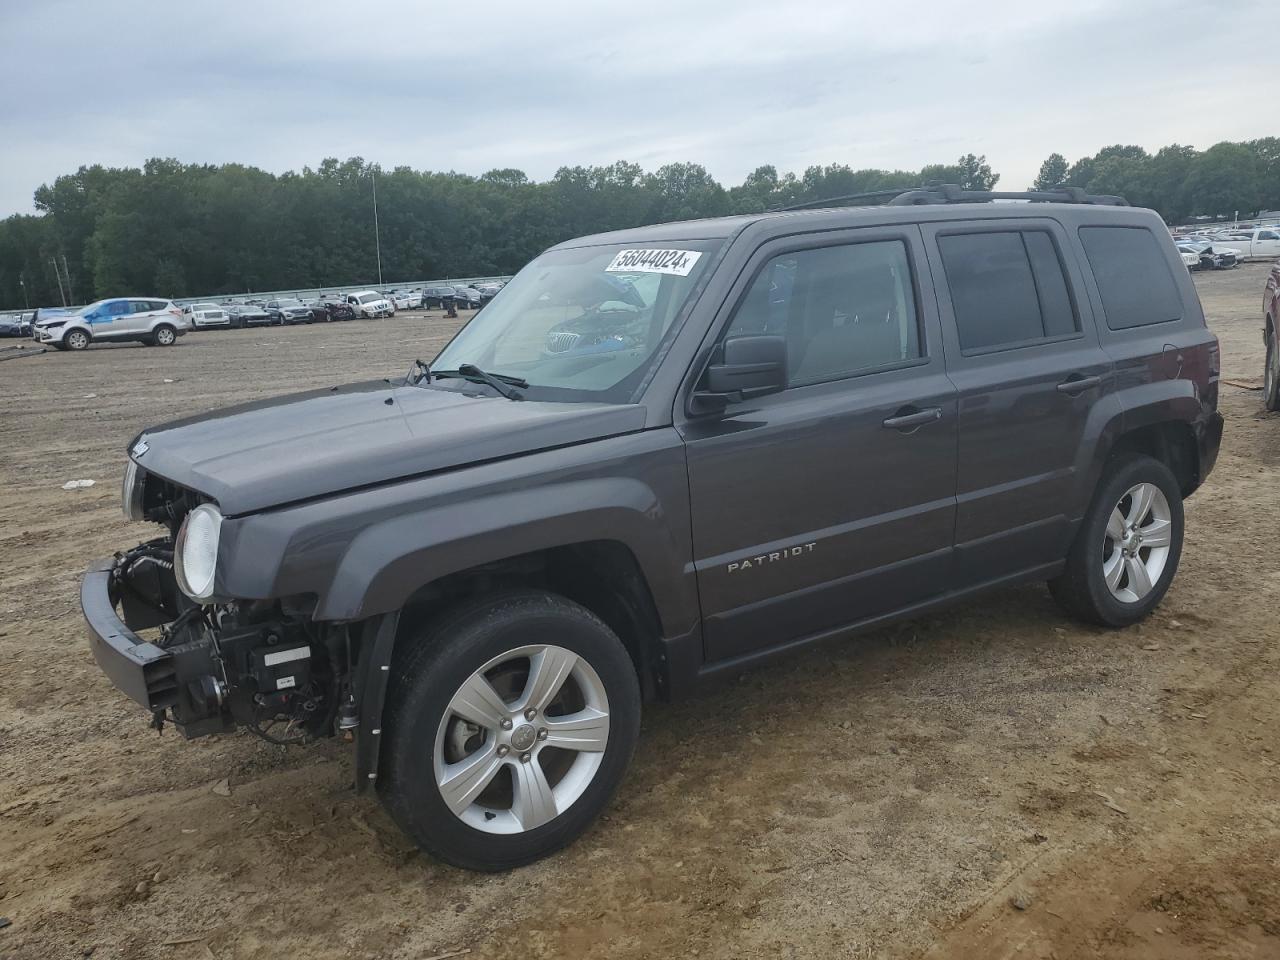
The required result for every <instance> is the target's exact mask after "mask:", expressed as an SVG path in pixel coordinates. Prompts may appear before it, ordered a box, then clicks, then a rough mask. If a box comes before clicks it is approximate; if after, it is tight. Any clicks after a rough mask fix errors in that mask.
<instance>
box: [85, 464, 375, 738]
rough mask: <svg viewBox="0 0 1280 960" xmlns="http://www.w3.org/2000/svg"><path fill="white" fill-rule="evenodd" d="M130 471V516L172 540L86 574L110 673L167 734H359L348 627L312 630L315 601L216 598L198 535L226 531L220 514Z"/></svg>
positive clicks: (90, 620) (94, 639)
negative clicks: (219, 524)
mask: <svg viewBox="0 0 1280 960" xmlns="http://www.w3.org/2000/svg"><path fill="white" fill-rule="evenodd" d="M130 464H131V466H130V469H129V471H128V475H127V476H126V479H125V489H124V510H125V514H126V516H128V517H130V519H135V520H150V521H153V522H158V523H161V524H163V525H164V526H166V527H167V528H168V530H169V534H168V535H167V536H164V537H160V538H158V539H155V540H151V541H149V542H147V543H143V544H139V545H138V546H136V547H134V548H133V549H132V550H129V551H127V552H123V553H119V554H117V555H116V556H115V557H114V558H112V559H110V560H106V561H102V562H100V563H97V564H94V565H93V566H92V567H91V568H90V569H89V570H88V571H87V572H86V574H85V577H84V580H83V582H82V584H81V588H80V603H81V607H82V609H83V611H84V616H85V621H86V623H87V625H88V633H89V643H90V647H91V648H92V650H93V655H94V658H95V659H96V660H97V662H98V665H99V666H100V667H101V668H102V670H103V672H104V673H106V674H107V676H108V677H109V678H110V679H111V681H112V682H113V683H114V684H115V685H116V686H117V687H119V688H120V690H121V691H123V692H124V693H125V694H127V695H128V696H129V697H131V698H132V699H133V700H135V701H137V702H138V703H139V704H141V705H142V706H143V707H145V708H146V709H147V710H149V711H150V712H151V715H152V718H153V724H154V726H155V727H156V728H157V729H161V728H163V726H164V723H165V721H166V720H168V721H170V722H172V723H173V724H174V725H175V726H177V727H178V729H179V730H181V731H182V733H183V735H184V736H186V737H188V738H194V737H201V736H208V735H210V734H215V733H220V732H222V731H225V730H229V729H232V728H234V727H236V726H244V727H246V728H247V729H249V730H250V731H252V732H254V733H256V734H257V735H259V736H261V737H263V738H264V739H267V740H269V741H271V742H273V743H293V742H299V741H302V740H305V739H307V738H310V737H315V736H324V735H328V734H332V733H333V732H335V731H336V730H339V729H346V728H349V727H353V726H355V725H356V724H355V719H356V718H355V702H354V698H353V696H352V694H351V690H350V688H349V686H348V685H347V684H346V682H345V680H344V679H343V678H346V677H348V676H349V674H350V669H349V667H350V663H351V643H352V638H351V636H350V634H349V632H348V629H347V627H346V626H345V625H340V624H331V623H316V622H315V621H313V620H312V619H311V618H310V617H309V610H308V609H307V604H306V602H305V598H299V599H298V601H297V602H296V603H294V602H290V601H289V600H236V599H225V600H224V599H221V598H217V597H216V595H215V592H214V576H213V569H214V566H215V564H216V556H215V557H211V558H210V559H209V571H208V574H207V576H206V574H205V571H204V570H202V569H197V567H198V564H199V562H200V551H201V550H202V549H204V550H207V549H208V545H207V543H201V544H197V543H194V541H195V540H197V539H199V538H201V537H204V538H205V539H206V540H207V538H208V536H209V534H208V530H205V531H203V532H202V531H201V530H200V529H199V523H200V519H201V515H202V513H201V512H202V511H204V512H205V515H206V516H208V515H213V516H215V517H217V519H218V520H219V521H220V516H218V515H217V512H216V507H215V506H214V505H212V504H208V503H203V502H202V498H200V497H199V495H198V494H195V493H193V492H192V491H188V490H185V489H182V488H179V487H176V486H174V485H172V484H169V483H167V482H166V481H163V480H160V479H159V478H156V477H147V476H146V475H145V474H144V473H143V471H141V469H140V468H138V467H137V466H136V464H134V463H133V462H132V461H130ZM205 526H206V527H209V523H208V522H207V521H206V523H205ZM193 527H195V528H196V529H195V530H194V531H193V530H192V528H193ZM213 530H214V532H213V543H212V550H213V553H214V554H216V552H217V542H216V541H217V536H216V525H214V528H213ZM184 557H185V558H186V570H185V571H184V563H183V561H184ZM193 558H194V559H193ZM206 580H207V592H206V589H205V581H206ZM193 583H195V584H196V586H193V585H192V584H193Z"/></svg>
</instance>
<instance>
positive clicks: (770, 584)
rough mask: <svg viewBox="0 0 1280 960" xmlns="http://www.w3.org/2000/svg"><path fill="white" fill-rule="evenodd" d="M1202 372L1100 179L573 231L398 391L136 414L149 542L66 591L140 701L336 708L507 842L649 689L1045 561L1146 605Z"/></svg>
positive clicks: (587, 766) (204, 726) (622, 724)
mask: <svg viewBox="0 0 1280 960" xmlns="http://www.w3.org/2000/svg"><path fill="white" fill-rule="evenodd" d="M1011 197H1012V198H1017V199H1022V200H1029V201H1032V202H1023V203H998V202H992V201H993V200H998V199H1006V198H1011ZM1218 370H1219V351H1218V344H1217V340H1216V339H1215V337H1214V336H1213V334H1211V333H1210V332H1209V331H1208V330H1207V329H1206V327H1205V321H1204V316H1203V314H1202V312H1201V308H1200V303H1199V301H1198V299H1197V296H1196V292H1195V289H1194V287H1193V286H1192V283H1191V280H1190V278H1189V277H1188V275H1187V271H1186V270H1185V269H1183V267H1182V263H1181V261H1180V259H1179V257H1178V254H1177V251H1176V250H1175V249H1174V245H1173V242H1172V241H1171V239H1170V237H1169V233H1168V231H1167V230H1166V229H1165V226H1164V224H1163V223H1162V222H1161V221H1160V219H1159V218H1158V217H1157V216H1156V215H1155V214H1154V213H1152V212H1150V211H1147V210H1138V209H1133V208H1130V207H1128V206H1125V205H1124V204H1123V201H1120V200H1118V199H1117V198H1107V197H1088V196H1085V195H1083V194H1081V193H1079V192H1078V191H1062V192H1053V193H1040V194H1017V195H1008V194H973V193H967V192H964V191H960V190H958V189H957V188H953V187H939V188H929V189H925V190H917V191H912V192H909V193H907V194H904V195H902V196H899V197H896V198H894V199H893V200H891V201H890V202H889V203H887V204H884V205H881V206H864V207H843V208H841V207H836V208H828V209H820V210H803V211H790V212H777V213H766V214H760V215H756V216H741V217H731V218H726V219H719V220H705V221H697V222H690V223H668V224H662V225H659V226H652V227H644V228H637V229H634V230H625V231H620V232H617V233H610V234H603V235H599V236H594V237H586V238H583V239H579V240H572V241H569V242H567V243H562V244H560V245H559V246H556V247H553V248H551V249H550V250H548V251H547V252H546V253H544V254H542V255H541V256H539V257H538V258H537V259H536V260H534V261H533V262H532V263H530V264H529V265H528V266H527V267H525V268H524V269H523V270H522V271H521V272H520V274H519V275H518V276H517V277H516V278H515V279H514V280H512V281H511V283H510V284H508V285H507V287H506V288H505V289H503V290H502V292H501V293H500V294H498V296H497V297H496V298H495V299H494V300H493V302H492V304H490V305H489V306H488V307H486V308H485V309H484V311H482V312H481V313H480V314H479V315H478V316H477V317H476V318H475V319H473V320H472V321H471V322H470V323H469V324H467V325H466V326H465V327H464V328H463V329H462V330H461V331H460V332H459V333H458V334H457V336H455V337H454V339H453V340H452V342H450V343H449V345H448V346H446V347H445V348H444V349H443V350H442V351H441V352H440V354H439V356H437V357H436V358H435V359H434V360H433V361H432V362H431V363H430V364H426V363H423V362H417V363H415V364H414V367H413V370H412V372H411V373H410V374H409V375H408V376H406V377H404V378H402V379H401V378H397V379H395V380H384V381H377V382H373V383H363V384H353V385H350V386H342V387H333V388H332V389H327V390H318V391H312V392H308V393H303V394H299V395H296V396H290V397H285V398H281V399H278V400H273V401H269V402H262V403H252V404H248V405H245V406H242V407H239V408H236V409H233V410H227V411H224V412H221V413H217V414H212V415H208V416H202V417H195V418H190V419H186V420H182V421H179V422H176V423H171V424H168V425H165V426H160V427H156V428H154V429H151V430H147V431H145V432H144V433H142V434H141V435H140V436H138V437H137V438H135V439H134V440H133V442H132V443H131V444H130V446H129V448H128V456H129V462H128V465H127V472H126V475H125V482H124V491H123V496H124V510H125V513H126V515H127V516H128V517H130V518H131V519H134V520H145V521H150V522H153V523H156V524H159V525H160V526H162V527H163V528H164V534H163V536H160V537H158V538H157V539H154V540H151V541H150V542H148V543H144V544H141V545H140V546H137V547H134V548H133V549H131V550H128V551H125V552H122V553H120V554H118V555H117V556H116V557H115V558H113V559H111V560H109V561H105V562H102V563H98V564H95V565H93V566H92V567H91V568H90V570H89V572H88V573H87V574H86V576H85V578H84V582H83V586H82V588H81V604H82V606H83V609H84V615H85V618H86V620H87V621H88V625H89V638H90V644H91V647H92V650H93V654H94V656H95V657H96V659H97V661H98V663H99V664H100V665H101V667H102V669H103V670H104V671H105V672H106V673H107V675H108V676H109V677H110V678H111V680H112V681H113V682H114V683H115V684H116V685H117V686H118V687H119V688H120V689H121V690H122V691H123V692H124V693H126V694H127V695H128V696H130V697H132V698H133V699H134V700H136V701H138V702H139V703H140V704H141V705H142V706H143V707H145V708H146V709H147V710H149V711H151V713H152V715H153V718H154V723H155V725H156V726H157V727H162V726H163V724H164V723H165V722H166V721H170V722H172V723H174V724H175V725H176V726H177V727H178V729H179V730H181V731H182V733H183V734H185V735H186V736H188V737H199V736H204V735H208V734H213V733H216V732H220V731H223V730H227V729H231V728H233V727H235V726H237V725H242V726H244V727H247V728H248V729H249V730H251V731H253V732H254V733H256V734H258V735H260V736H262V737H264V738H267V739H269V740H272V741H274V742H286V743H287V742H292V741H295V740H303V739H306V738H309V737H317V736H326V735H334V734H337V733H343V734H347V735H349V736H351V737H353V738H354V739H355V742H356V746H355V749H356V756H355V770H356V779H357V786H358V787H365V786H368V785H369V784H373V785H374V786H375V788H376V789H377V791H378V793H379V794H380V795H381V797H382V800H383V802H384V803H385V804H386V806H387V809H388V810H389V811H390V813H391V816H392V817H393V818H394V819H395V820H396V822H397V823H399V824H400V826H401V827H402V828H403V829H404V830H405V831H406V832H407V833H408V834H409V835H410V836H411V837H413V839H414V840H415V841H416V842H417V843H419V844H420V845H421V846H422V847H423V848H425V849H426V850H428V851H430V852H431V853H432V854H434V855H436V856H437V857H439V858H441V859H443V860H446V861H448V862H450V863H453V864H458V865H461V866H464V867H470V868H475V869H481V870H498V869H504V868H508V867H512V866H515V865H517V864H522V863H526V862H528V861H531V860H534V859H536V858H538V857H542V856H545V855H546V854H548V853H550V852H552V851H554V850H556V849H558V848H560V847H562V846H563V845H565V844H567V843H568V842H570V841H571V840H572V839H573V838H574V837H576V836H577V835H578V834H580V833H581V832H582V831H583V830H584V829H585V828H586V827H587V826H588V825H589V824H590V823H591V822H592V820H593V818H595V817H596V816H597V814H599V813H600V811H601V809H602V808H603V807H604V806H605V804H606V803H607V802H608V801H609V798H610V796H611V795H612V793H613V792H614V790H615V789H616V788H617V786H618V784H619V782H620V780H621V779H622V776H623V773H624V771H625V770H626V767H627V763H628V761H629V760H630V758H631V754H632V750H633V748H634V746H635V743H636V737H637V734H638V731H639V725H640V707H641V702H642V701H643V700H644V699H646V698H655V697H656V698H676V697H680V696H683V695H685V694H687V693H689V692H690V691H692V690H695V689H696V688H697V687H698V686H699V685H700V684H701V683H702V682H703V681H705V680H709V679H711V678H714V677H717V676H720V675H724V674H731V673H736V672H738V671H740V670H742V668H744V667H746V666H748V665H751V664H756V663H761V662H763V661H765V660H767V659H769V658H770V657H773V656H775V655H777V654H780V653H784V652H787V651H790V650H794V649H797V648H799V647H801V646H804V645H806V644H809V643H812V642H814V641H817V640H822V639H825V638H832V637H837V636H839V637H845V636H848V635H850V634H852V633H854V632H855V631H857V630H859V629H862V628H866V627H869V626H874V625H877V624H882V623H885V622H886V621H888V620H890V619H893V618H900V617H912V616H918V615H920V614H921V613H924V612H925V611H930V610H933V609H935V608H938V607H940V606H943V605H945V604H949V603H951V602H953V601H955V600H958V599H960V598H962V597H968V596H971V595H972V594H974V593H975V592H977V591H980V590H986V589H989V588H993V587H1003V586H1008V585H1011V584H1019V583H1026V582H1028V581H1047V582H1048V584H1049V588H1050V590H1051V591H1052V593H1053V596H1054V597H1056V598H1057V600H1058V601H1059V602H1060V603H1061V605H1062V606H1063V607H1064V608H1065V609H1066V610H1067V611H1068V612H1069V613H1071V614H1073V615H1074V616H1077V617H1081V618H1083V619H1085V620H1088V621H1090V622H1092V623H1097V624H1102V625H1104V626H1111V627H1121V626H1124V625H1126V624H1132V623H1134V622H1135V621H1137V620H1140V619H1141V618H1143V617H1144V616H1146V615H1147V614H1148V613H1149V612H1150V611H1151V609H1152V608H1153V607H1154V606H1155V605H1156V604H1157V603H1159V602H1160V599H1161V598H1162V597H1163V596H1164V594H1165V591H1166V590H1168V589H1169V584H1170V581H1171V580H1172V579H1173V576H1174V572H1175V570H1176V569H1177V566H1178V556H1179V552H1180V550H1181V547H1182V537H1183V510H1182V502H1183V499H1184V498H1185V497H1187V496H1188V495H1190V494H1191V493H1192V492H1193V491H1194V490H1195V489H1196V488H1197V487H1198V486H1199V485H1200V484H1201V483H1202V482H1203V480H1204V478H1205V476H1206V475H1207V474H1208V473H1209V471H1210V469H1212V467H1213V464H1214V459H1215V457H1216V455H1217V451H1218V444H1219V440H1220V438H1221V433H1222V419H1221V417H1220V415H1219V414H1218V412H1217V399H1218Z"/></svg>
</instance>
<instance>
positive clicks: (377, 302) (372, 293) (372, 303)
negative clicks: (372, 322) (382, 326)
mask: <svg viewBox="0 0 1280 960" xmlns="http://www.w3.org/2000/svg"><path fill="white" fill-rule="evenodd" d="M347 305H348V306H349V307H351V309H352V311H353V312H354V313H355V315H356V316H357V317H389V316H391V315H392V314H394V313H395V312H396V308H395V307H393V306H392V305H391V301H390V300H388V299H387V298H386V297H384V296H383V295H382V294H380V293H379V292H378V291H377V290H358V291H356V292H355V293H349V294H347Z"/></svg>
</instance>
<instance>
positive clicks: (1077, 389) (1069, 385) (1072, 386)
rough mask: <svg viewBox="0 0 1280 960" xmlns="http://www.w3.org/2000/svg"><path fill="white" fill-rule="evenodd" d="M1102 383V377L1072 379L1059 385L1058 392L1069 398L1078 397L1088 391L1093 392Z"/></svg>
mask: <svg viewBox="0 0 1280 960" xmlns="http://www.w3.org/2000/svg"><path fill="white" fill-rule="evenodd" d="M1101 383H1102V378H1101V377H1071V378H1068V379H1066V380H1063V381H1062V382H1061V383H1060V384H1058V392H1059V393H1065V394H1067V396H1071V397H1078V396H1080V394H1082V393H1084V392H1085V391H1086V390H1092V389H1093V388H1094V387H1096V386H1098V385H1100V384H1101Z"/></svg>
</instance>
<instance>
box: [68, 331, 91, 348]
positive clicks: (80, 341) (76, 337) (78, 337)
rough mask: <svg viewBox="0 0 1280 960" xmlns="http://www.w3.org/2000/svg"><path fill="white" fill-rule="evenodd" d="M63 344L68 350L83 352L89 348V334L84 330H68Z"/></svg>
mask: <svg viewBox="0 0 1280 960" xmlns="http://www.w3.org/2000/svg"><path fill="white" fill-rule="evenodd" d="M62 342H63V344H64V345H65V346H66V348H67V349H68V350H83V349H85V348H86V347H87V346H89V334H88V333H86V332H85V331H83V330H68V331H67V335H66V336H65V337H63V338H62Z"/></svg>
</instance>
